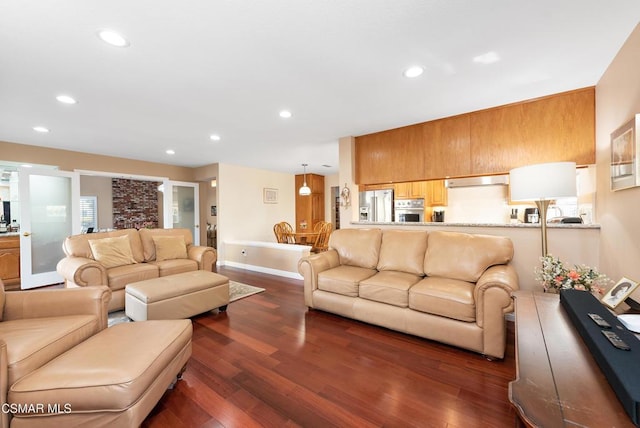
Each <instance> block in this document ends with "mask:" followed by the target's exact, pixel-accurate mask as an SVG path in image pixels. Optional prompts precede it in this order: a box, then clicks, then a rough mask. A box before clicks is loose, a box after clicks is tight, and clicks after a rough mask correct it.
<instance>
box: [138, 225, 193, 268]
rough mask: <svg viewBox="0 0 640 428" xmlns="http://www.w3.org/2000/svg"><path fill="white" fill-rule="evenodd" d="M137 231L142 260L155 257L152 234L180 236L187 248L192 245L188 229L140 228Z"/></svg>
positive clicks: (149, 259) (156, 235) (150, 259)
mask: <svg viewBox="0 0 640 428" xmlns="http://www.w3.org/2000/svg"><path fill="white" fill-rule="evenodd" d="M139 233H140V241H141V242H142V248H143V252H144V260H145V261H146V262H150V261H152V260H155V259H156V244H155V243H154V242H153V237H154V236H155V237H158V236H165V237H166V236H173V237H176V236H181V237H182V238H183V239H184V243H185V244H186V245H187V249H188V248H189V247H190V246H192V245H193V236H191V231H190V230H189V229H140V230H139Z"/></svg>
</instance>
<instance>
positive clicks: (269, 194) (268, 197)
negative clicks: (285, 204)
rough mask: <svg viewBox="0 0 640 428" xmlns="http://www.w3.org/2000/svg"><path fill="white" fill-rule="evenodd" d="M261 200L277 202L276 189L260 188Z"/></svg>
mask: <svg viewBox="0 0 640 428" xmlns="http://www.w3.org/2000/svg"><path fill="white" fill-rule="evenodd" d="M262 201H263V202H264V203H265V204H277V203H278V189H272V188H270V187H265V188H264V189H263V190H262Z"/></svg>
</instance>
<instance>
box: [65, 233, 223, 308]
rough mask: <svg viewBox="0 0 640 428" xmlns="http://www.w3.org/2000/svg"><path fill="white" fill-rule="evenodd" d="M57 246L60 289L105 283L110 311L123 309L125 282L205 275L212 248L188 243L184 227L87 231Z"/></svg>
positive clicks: (211, 262) (209, 268) (212, 257)
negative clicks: (61, 256)
mask: <svg viewBox="0 0 640 428" xmlns="http://www.w3.org/2000/svg"><path fill="white" fill-rule="evenodd" d="M180 243H182V244H180ZM62 247H63V250H64V252H65V254H66V257H65V258H64V259H62V260H61V261H60V262H59V263H58V266H57V271H58V273H59V274H60V275H62V276H63V277H64V279H65V284H66V286H67V287H86V286H91V285H108V286H109V288H110V289H111V291H112V292H113V294H112V298H111V302H110V303H109V311H110V312H111V311H116V310H121V309H124V300H125V299H124V296H125V286H126V285H127V284H130V283H133V282H138V281H143V280H146V279H151V278H158V277H161V276H167V275H173V274H176V273H183V272H190V271H195V270H206V271H209V272H211V271H212V270H213V266H214V265H215V263H216V259H217V253H216V250H215V249H213V248H211V247H204V246H196V245H193V237H192V235H191V231H190V230H188V229H140V230H139V231H138V230H136V229H124V230H115V231H112V232H100V233H87V234H82V235H74V236H69V237H67V238H66V239H65V241H64V243H63V245H62ZM127 248H129V249H130V252H128V253H127V251H126V250H127Z"/></svg>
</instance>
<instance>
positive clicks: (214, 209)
mask: <svg viewBox="0 0 640 428" xmlns="http://www.w3.org/2000/svg"><path fill="white" fill-rule="evenodd" d="M217 215H218V206H217V205H211V216H212V217H216V216H217Z"/></svg>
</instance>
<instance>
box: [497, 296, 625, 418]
mask: <svg viewBox="0 0 640 428" xmlns="http://www.w3.org/2000/svg"><path fill="white" fill-rule="evenodd" d="M514 296H515V297H514V298H515V302H516V303H515V306H516V380H515V381H513V382H511V383H510V384H509V401H511V403H512V404H513V405H514V406H515V408H516V410H517V411H518V414H519V416H520V419H521V421H522V422H524V423H525V424H526V425H527V426H533V427H544V428H553V427H598V428H601V427H633V426H634V425H633V423H632V422H631V419H630V418H629V416H628V415H627V414H626V413H625V411H624V409H623V408H622V405H621V404H620V401H618V397H616V394H615V392H614V391H613V389H612V388H611V386H610V385H609V383H608V382H607V379H606V378H605V376H604V374H603V373H602V371H601V370H600V367H598V364H597V363H596V362H595V360H594V359H593V358H592V357H591V354H590V352H589V349H588V348H587V346H586V345H585V344H584V342H583V341H582V338H581V337H580V333H578V331H577V330H575V328H574V327H573V324H572V323H571V320H570V319H569V317H568V316H567V314H566V313H565V311H564V309H563V308H562V306H561V305H560V299H559V296H558V295H557V294H547V293H532V292H530V291H518V292H516V293H514Z"/></svg>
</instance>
